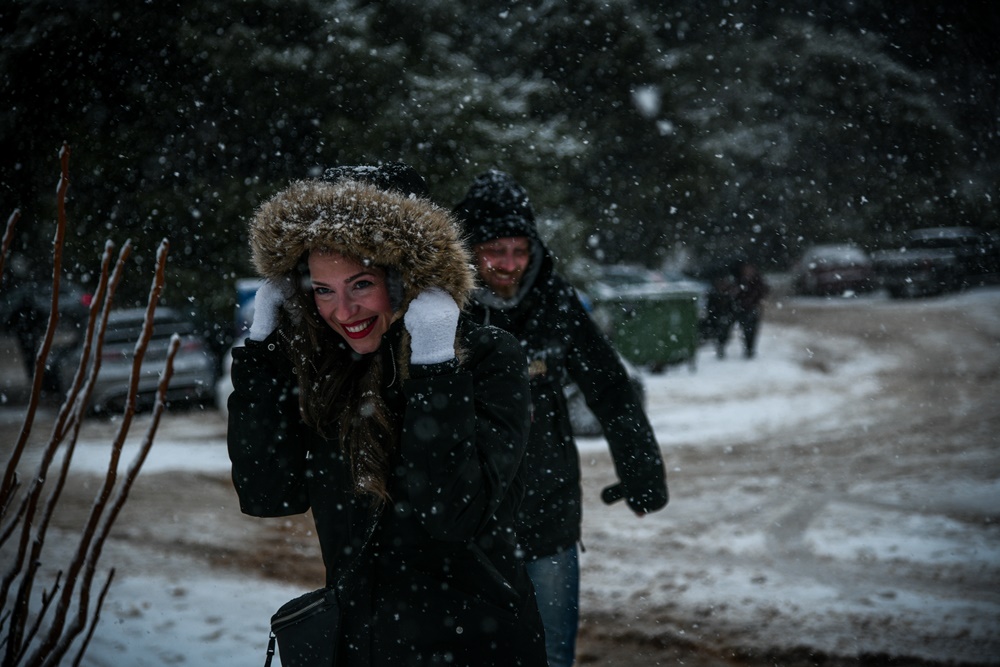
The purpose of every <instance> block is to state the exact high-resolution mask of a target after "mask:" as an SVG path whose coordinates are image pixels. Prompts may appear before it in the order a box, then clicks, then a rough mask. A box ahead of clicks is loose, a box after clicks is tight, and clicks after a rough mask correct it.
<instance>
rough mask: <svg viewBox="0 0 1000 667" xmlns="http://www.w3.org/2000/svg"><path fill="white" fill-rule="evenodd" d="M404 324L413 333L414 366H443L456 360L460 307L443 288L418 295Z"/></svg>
mask: <svg viewBox="0 0 1000 667" xmlns="http://www.w3.org/2000/svg"><path fill="white" fill-rule="evenodd" d="M403 324H404V325H406V330H407V331H409V332H410V363H412V364H439V363H441V362H443V361H448V360H449V359H453V358H454V357H455V331H456V330H457V329H458V304H457V303H455V299H453V298H452V297H451V295H450V294H448V293H447V292H445V291H444V290H443V289H441V288H440V287H432V288H430V289H429V290H426V291H424V292H421V293H420V294H418V295H417V298H415V299H414V300H413V301H411V302H410V307H409V308H407V309H406V315H404V316H403Z"/></svg>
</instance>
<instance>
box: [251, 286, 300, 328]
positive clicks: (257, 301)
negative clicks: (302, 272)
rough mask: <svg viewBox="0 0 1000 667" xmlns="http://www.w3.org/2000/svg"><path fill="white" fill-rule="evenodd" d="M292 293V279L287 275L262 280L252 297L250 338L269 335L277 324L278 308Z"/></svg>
mask: <svg viewBox="0 0 1000 667" xmlns="http://www.w3.org/2000/svg"><path fill="white" fill-rule="evenodd" d="M293 293H294V291H293V289H292V279H291V278H289V277H288V276H283V277H281V278H278V279H275V280H272V279H270V278H268V279H267V280H265V281H264V284H263V285H261V286H260V288H258V290H257V296H256V297H254V303H253V323H252V324H251V325H250V333H249V334H248V335H249V337H250V340H264V339H265V338H267V337H268V336H269V335H271V332H272V331H274V330H275V328H276V327H277V326H278V310H279V309H280V308H281V306H282V304H284V303H285V301H287V300H288V299H290V298H291V296H292V294H293Z"/></svg>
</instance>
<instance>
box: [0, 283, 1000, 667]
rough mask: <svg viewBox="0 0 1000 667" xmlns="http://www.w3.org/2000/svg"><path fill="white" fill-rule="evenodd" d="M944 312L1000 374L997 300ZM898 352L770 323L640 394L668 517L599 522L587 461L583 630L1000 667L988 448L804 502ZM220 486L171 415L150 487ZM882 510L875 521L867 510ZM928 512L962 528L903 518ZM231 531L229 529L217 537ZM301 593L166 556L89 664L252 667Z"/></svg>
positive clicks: (151, 467) (994, 500) (860, 468)
mask: <svg viewBox="0 0 1000 667" xmlns="http://www.w3.org/2000/svg"><path fill="white" fill-rule="evenodd" d="M961 300H964V301H961ZM951 302H952V303H954V302H958V303H959V307H960V308H961V309H962V311H963V312H975V313H976V317H977V318H978V319H977V321H978V322H979V323H980V325H981V326H982V327H983V329H984V330H985V331H986V332H987V333H988V335H989V336H991V337H992V338H991V340H992V341H993V344H992V345H993V346H992V348H991V347H989V344H987V347H986V348H985V349H986V350H987V353H989V354H993V355H997V354H1000V352H998V349H997V347H996V344H997V343H996V341H998V340H1000V290H995V289H993V290H982V291H979V292H976V293H972V294H966V295H961V296H955V297H953V299H952V301H951ZM942 303H944V302H942ZM782 307H783V308H789V307H791V306H789V305H788V303H786V304H784V305H783V306H782ZM826 307H828V308H829V309H834V310H835V309H838V308H839V309H844V311H845V313H846V312H848V309H850V310H851V312H855V311H856V310H857V309H858V308H862V309H864V308H873V309H879V308H883V309H885V308H894V307H896V304H891V303H888V302H886V301H885V300H884V299H878V298H877V297H873V299H872V300H870V301H868V302H859V301H857V300H855V301H850V302H848V301H845V302H843V303H840V302H830V303H829V304H828V305H827V306H826ZM873 312H875V311H873ZM772 314H776V313H774V311H772ZM786 315H787V313H786ZM892 350H893V348H892V347H891V346H882V347H879V346H868V347H863V346H859V345H858V342H857V340H855V339H851V338H847V337H840V336H837V335H830V336H817V334H816V331H815V330H810V329H808V328H803V327H800V326H797V325H795V324H794V322H792V323H789V318H788V317H773V318H768V319H765V323H764V327H763V333H762V339H761V342H760V347H759V354H758V357H757V358H756V359H754V360H749V361H748V360H744V359H742V358H740V356H739V354H738V346H737V343H736V341H734V342H733V343H732V344H731V346H730V355H729V358H727V359H722V360H720V359H716V358H715V356H714V354H713V353H712V351H711V350H710V349H709V348H708V347H706V348H703V349H702V350H701V351H700V352H699V355H698V358H697V370H696V371H694V372H691V371H689V370H688V369H687V368H685V367H681V368H678V369H671V370H670V371H669V372H667V373H665V374H658V375H647V376H646V381H647V395H648V412H649V414H650V418H651V421H652V423H653V426H654V428H655V429H656V432H657V436H658V439H659V441H660V443H661V445H662V446H663V450H664V452H665V457H666V461H667V466H668V473H669V476H670V477H669V478H670V484H671V493H672V497H671V503H670V505H669V507H668V508H667V509H666V510H665V511H663V512H660V513H657V514H654V515H651V516H649V517H646V518H644V519H642V520H638V519H634V518H633V517H632V516H631V515H630V514H629V513H627V512H626V511H625V510H624V508H623V507H622V505H621V504H619V505H616V506H611V507H606V506H603V505H601V504H600V503H599V502H598V501H596V500H595V498H596V495H597V491H598V490H599V488H600V487H601V486H603V485H604V484H607V483H610V482H612V481H613V478H612V477H611V476H610V475H611V472H610V467H609V466H608V464H607V447H606V443H605V442H604V440H603V439H601V438H587V439H582V440H581V441H580V447H581V451H582V458H583V461H584V467H585V473H584V474H585V493H586V495H587V503H588V504H587V506H586V507H585V523H584V543H585V546H586V547H587V551H586V553H585V554H584V555H583V597H582V604H583V616H584V618H585V622H586V619H587V618H588V617H591V618H596V619H603V620H601V621H600V622H606V621H607V619H609V618H617V619H619V620H621V621H622V622H624V623H627V624H628V625H629V626H630V627H633V629H634V630H635V631H636V632H639V633H645V634H655V633H656V632H659V631H662V632H664V633H666V635H667V636H668V637H669V636H673V637H685V636H686V637H688V638H691V639H693V640H696V641H698V642H702V643H703V642H712V641H713V638H712V636H711V635H712V634H713V633H720V636H719V637H718V638H717V641H718V642H719V643H720V645H722V644H727V645H742V646H750V647H758V648H760V649H761V650H764V649H766V648H768V647H772V648H773V647H776V646H784V647H785V648H789V649H791V648H794V647H795V646H798V645H802V646H807V647H810V648H812V649H815V650H818V651H823V652H828V653H830V654H836V655H861V654H867V653H873V654H878V653H882V654H885V655H899V654H900V646H905V645H907V643H908V641H909V640H908V636H912V638H913V649H912V650H910V651H908V652H905V653H904V654H905V655H911V656H916V657H919V658H923V659H927V660H937V661H948V660H952V659H954V660H959V661H961V660H966V661H969V662H971V663H976V664H989V663H991V662H992V663H994V664H995V663H996V662H997V661H998V660H1000V590H997V588H996V585H997V583H998V581H1000V579H998V568H1000V539H998V538H1000V532H998V530H997V527H996V525H995V523H994V525H993V526H990V525H985V526H984V525H982V524H981V523H975V522H968V521H963V520H961V517H960V516H957V514H956V513H959V512H960V509H961V508H963V507H964V508H965V510H966V511H967V512H968V513H973V514H975V515H976V516H980V515H981V516H992V517H997V516H998V511H997V508H998V507H1000V467H998V461H1000V454H998V453H997V448H994V449H993V451H992V452H978V453H977V454H976V455H977V456H979V457H981V463H980V464H979V465H980V467H981V468H982V471H983V474H981V475H978V476H973V477H970V478H963V479H955V478H952V477H950V476H949V475H948V474H947V472H945V473H943V475H942V477H941V478H940V480H939V482H940V484H939V485H938V486H936V487H935V485H934V484H928V483H927V480H926V478H925V477H923V476H921V475H919V474H914V475H913V477H912V479H910V482H911V483H909V484H898V483H895V482H893V483H887V484H884V485H882V482H884V481H886V479H888V477H880V476H878V475H875V476H873V477H869V476H867V475H866V471H865V465H866V463H865V461H866V458H865V457H866V452H867V451H868V450H867V448H866V447H859V448H858V450H857V451H856V452H854V451H852V452H851V453H850V454H849V455H850V456H854V455H855V454H856V455H857V456H858V459H857V462H856V467H857V470H856V475H854V476H853V477H850V478H847V479H845V480H844V481H843V483H841V484H840V487H839V488H838V489H837V492H836V493H826V492H824V494H823V495H822V498H823V502H822V506H821V507H820V506H818V503H817V501H816V498H815V497H811V498H810V497H808V496H798V495H796V493H797V492H796V491H795V490H794V489H796V488H799V487H800V486H801V485H802V484H804V485H805V486H806V487H808V486H810V484H811V485H812V486H813V487H817V486H822V485H823V476H824V470H823V467H822V459H821V458H817V459H816V460H817V465H820V466H821V467H820V469H815V468H811V467H808V466H805V464H804V463H803V459H809V458H810V457H818V456H819V455H818V454H816V453H815V452H814V451H813V450H816V449H818V448H821V447H824V446H827V445H826V443H831V442H834V443H835V442H838V441H840V440H843V439H849V438H860V439H864V437H865V434H866V433H868V432H870V431H871V432H874V427H875V425H876V424H877V423H878V419H879V415H880V414H884V413H885V411H886V410H887V409H889V408H887V407H886V406H887V405H890V404H891V401H892V400H893V399H892V398H891V397H886V396H883V394H884V389H885V387H884V386H883V384H882V379H881V378H882V376H883V373H884V372H886V371H888V370H891V369H892V368H893V367H894V366H896V365H899V364H901V363H906V359H904V358H901V357H899V356H896V355H895V354H893V353H892ZM876 398H877V399H878V400H877V401H876ZM886 401H889V403H886ZM4 410H8V408H4ZM2 416H3V418H5V419H9V418H10V416H11V413H10V412H5V414H4V415H2ZM143 425H144V422H143V421H142V419H140V420H139V422H138V423H137V425H136V426H135V427H133V429H132V432H133V433H134V434H135V435H136V437H138V436H139V435H140V434H141V433H142V432H143V428H142V427H143ZM790 434H796V435H795V437H791V436H790ZM84 437H85V438H86V437H87V434H86V433H85V434H84ZM881 437H882V436H881V435H879V434H874V435H872V438H874V439H878V438H881ZM998 442H1000V441H998ZM107 443H108V440H107V438H106V437H103V436H101V437H95V438H94V439H92V440H87V439H85V440H84V441H82V442H81V443H80V445H79V447H78V453H77V457H76V461H75V463H74V470H75V471H76V473H82V472H87V471H90V472H94V473H100V472H102V471H103V469H104V467H105V465H106V461H107V450H108V444H107ZM831 446H832V445H831ZM779 448H780V449H781V450H782V453H781V458H779V459H774V460H776V461H782V462H783V463H780V464H779V465H777V467H775V465H773V464H772V463H770V462H768V463H764V461H765V459H766V460H768V461H771V457H773V455H774V454H775V452H774V450H775V449H779ZM127 451H128V450H127ZM128 460H129V456H128V455H126V457H125V458H124V461H125V462H127V461H128ZM924 460H925V464H926V465H927V466H934V465H937V464H936V463H935V462H934V461H933V459H932V458H929V457H925V459H924ZM755 462H756V463H755ZM758 463H759V465H757V464H758ZM785 465H787V466H788V468H787V469H784V468H783V466H785ZM228 466H229V461H228V458H227V455H226V446H225V423H224V420H223V419H222V417H221V416H219V415H218V414H217V413H215V412H214V411H210V412H209V413H206V414H198V413H192V414H184V413H180V414H177V415H171V416H169V417H168V418H167V419H166V420H165V421H164V424H163V425H162V426H161V428H160V432H159V435H158V437H157V439H156V443H155V445H154V447H153V450H152V452H151V454H150V457H149V459H148V461H147V462H146V464H145V467H144V469H143V475H144V476H151V475H157V476H158V477H157V478H158V479H164V480H167V479H169V475H170V474H173V473H175V472H176V473H177V474H180V473H184V472H186V473H196V474H201V473H205V474H207V475H212V476H216V477H218V476H224V475H225V474H226V473H227V472H228ZM731 473H733V474H732V477H731V478H730V477H729V475H730V474H731ZM887 475H888V473H887ZM793 478H794V481H793ZM803 479H804V480H805V481H804V482H803ZM785 485H787V486H788V488H789V492H788V495H787V497H783V496H782V488H783V486H785ZM942 486H944V487H946V488H942ZM873 498H876V499H877V502H869V501H872V499H873ZM936 499H942V500H941V502H942V503H945V500H944V499H946V500H947V503H950V505H949V506H950V507H952V508H953V509H954V508H958V509H955V512H954V513H952V514H949V513H948V512H943V511H930V512H926V513H919V512H909V511H903V510H901V509H900V508H901V507H905V506H907V505H911V506H912V505H913V504H915V503H932V504H933V503H934V502H935V500H936ZM862 500H864V501H862ZM784 501H788V503H789V504H788V506H787V507H783V508H780V509H781V513H782V514H781V516H784V517H787V519H788V521H789V522H790V523H789V525H779V524H780V521H778V520H777V519H775V518H774V517H773V516H772V515H766V516H767V519H766V521H765V523H766V525H759V522H758V518H759V517H760V516H761V515H762V513H763V512H764V511H765V510H764V508H767V507H773V506H775V505H781V503H782V502H784ZM813 503H817V506H815V507H807V506H804V505H810V504H813ZM169 511H170V508H169V507H165V508H164V512H167V513H169ZM206 511H207V512H209V513H211V512H212V511H214V508H206ZM206 521H207V519H206ZM226 521H227V519H226V518H225V517H218V522H219V525H220V526H224V525H225V524H226ZM223 532H224V531H223ZM234 539H237V538H234ZM245 548H247V549H253V548H254V545H253V544H246V545H245ZM117 549H118V548H117V547H116V548H112V549H109V553H108V557H107V558H106V560H107V561H108V562H107V565H108V566H110V565H114V564H115V563H114V560H113V559H114V558H115V556H116V553H118V551H117ZM817 564H818V565H817ZM876 564H878V566H879V567H876ZM886 564H895V566H896V567H898V569H900V570H907V571H908V570H911V569H921V568H925V567H927V566H928V565H931V566H933V568H934V569H935V571H937V572H939V573H944V574H943V575H942V576H943V578H942V579H941V580H939V581H934V580H930V581H928V582H927V586H926V590H925V591H922V592H921V591H915V590H900V589H899V588H898V587H894V586H893V584H892V582H891V581H884V580H883V581H879V580H874V581H873V580H872V579H871V578H869V577H868V576H867V575H866V572H868V573H872V572H879V571H880V569H879V568H880V567H884V566H886ZM816 568H818V571H814V570H816ZM959 568H962V569H964V570H966V571H968V577H967V578H966V577H963V578H961V580H962V581H963V584H962V587H961V588H960V590H944V589H948V588H949V586H948V582H949V581H951V579H949V573H950V572H951V571H952V570H955V569H959ZM805 570H809V571H805ZM852 581H853V582H855V583H854V584H853V586H852V585H849V584H848V583H845V582H852ZM852 587H853V588H854V589H856V590H851V588H852ZM301 592H303V591H302V587H301V586H300V585H297V584H296V585H293V584H282V583H276V582H274V581H273V580H266V579H263V578H257V577H255V576H253V575H252V574H249V573H246V572H240V573H235V572H233V571H232V570H231V569H226V568H218V567H210V566H208V565H206V564H205V562H204V560H203V559H200V558H198V556H197V554H192V555H190V556H185V555H177V554H175V553H166V554H163V556H162V557H160V558H159V559H157V558H153V559H152V560H151V561H149V562H147V563H146V564H145V565H144V567H142V571H141V572H137V571H130V569H129V568H127V567H123V568H120V569H119V571H118V574H117V578H116V582H115V584H114V586H113V587H112V589H111V591H110V594H109V596H108V599H107V602H106V604H105V607H104V611H103V614H102V620H101V623H100V625H99V627H98V628H97V632H96V634H95V636H94V638H93V641H92V644H91V647H90V650H89V652H88V654H87V656H86V658H85V660H84V663H83V664H85V665H90V666H92V667H98V666H102V667H107V666H119V665H129V666H130V667H143V666H147V665H148V666H152V665H179V664H180V665H199V666H208V665H252V664H261V662H262V661H263V659H264V649H265V646H266V643H267V634H268V631H267V621H268V619H269V616H270V614H271V613H272V612H273V611H274V610H275V609H276V608H277V607H278V606H279V605H280V604H281V603H283V602H285V601H286V600H287V599H289V598H291V597H293V596H295V595H298V594H299V593H301ZM699 614H700V615H701V617H703V618H704V619H705V624H704V625H703V626H702V627H700V628H699V624H697V623H692V622H691V618H692V617H695V618H697V617H698V615H699ZM893 619H899V622H898V623H896V622H894V621H893ZM594 622H597V621H594ZM991 627H992V630H990V628H991ZM866 628H867V629H866ZM721 633H725V636H721ZM935 635H940V637H939V639H940V641H938V640H937V639H935ZM984 651H985V653H984ZM276 663H277V660H276Z"/></svg>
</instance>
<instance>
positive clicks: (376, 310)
mask: <svg viewBox="0 0 1000 667" xmlns="http://www.w3.org/2000/svg"><path fill="white" fill-rule="evenodd" d="M309 277H310V280H311V282H312V291H313V299H314V300H315V302H316V308H317V309H318V310H319V314H320V317H322V318H323V320H324V321H325V322H326V323H327V324H329V325H330V327H331V328H332V329H333V330H334V331H336V332H337V333H339V334H340V335H341V336H343V337H344V340H346V341H347V344H348V345H350V346H351V349H353V350H354V351H355V352H357V353H358V354H368V353H370V352H374V351H375V350H377V349H378V347H379V345H380V344H381V343H382V335H383V334H385V332H386V331H388V329H389V325H390V324H392V314H393V313H392V306H391V305H390V303H389V289H388V286H387V285H386V282H385V271H383V270H382V269H380V268H377V267H374V266H367V265H365V264H362V263H360V262H358V261H356V260H354V259H351V258H349V257H345V256H344V255H341V254H338V253H332V252H317V251H314V252H310V253H309Z"/></svg>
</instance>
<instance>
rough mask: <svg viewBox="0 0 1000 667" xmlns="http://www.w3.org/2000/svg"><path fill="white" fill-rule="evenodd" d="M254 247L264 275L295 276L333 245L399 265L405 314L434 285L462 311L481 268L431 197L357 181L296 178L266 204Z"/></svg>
mask: <svg viewBox="0 0 1000 667" xmlns="http://www.w3.org/2000/svg"><path fill="white" fill-rule="evenodd" d="M250 248H251V252H252V257H253V263H254V266H255V267H256V268H257V271H258V272H259V273H260V274H261V276H263V277H265V278H271V279H277V278H281V277H282V276H288V275H293V274H294V272H295V270H296V267H297V266H298V264H299V262H300V261H301V260H302V259H303V257H304V255H305V254H306V253H307V252H309V251H310V250H318V249H323V250H329V251H334V252H339V253H343V254H345V255H349V256H353V257H355V258H358V259H361V260H367V261H370V262H371V263H372V264H374V265H376V266H380V267H384V268H391V269H395V270H396V271H397V272H398V274H399V277H400V279H401V281H402V288H403V303H402V309H401V311H405V310H406V307H407V306H408V305H409V303H410V301H412V300H413V299H414V298H415V297H416V296H417V295H418V294H419V293H420V292H422V291H424V290H426V289H428V288H430V287H440V288H442V289H444V290H445V291H447V292H448V293H449V294H451V295H452V297H454V299H455V301H456V302H458V305H459V307H460V308H464V307H465V305H466V302H467V301H468V298H469V295H470V293H471V291H472V289H473V287H474V281H475V269H474V268H473V266H472V259H471V256H470V255H469V252H468V250H467V249H466V247H465V245H464V244H463V242H462V238H461V232H460V229H459V227H458V225H457V223H456V222H455V220H454V219H453V218H452V216H451V215H450V214H449V212H448V211H446V210H445V209H443V208H441V207H439V206H436V205H435V204H433V203H431V202H430V201H429V200H427V199H421V198H418V197H414V196H407V195H403V194H400V193H398V192H392V191H387V190H383V189H379V188H377V187H375V186H373V185H370V184H368V183H365V182H362V181H357V180H339V181H337V182H335V183H329V182H325V181H296V182H293V183H292V184H291V185H289V187H287V188H286V189H284V190H282V191H281V192H279V193H278V194H276V195H274V196H273V197H272V198H271V199H269V200H268V201H266V202H265V203H264V204H263V205H261V206H260V208H259V209H258V210H257V211H256V213H255V214H254V217H253V219H252V220H251V222H250Z"/></svg>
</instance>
